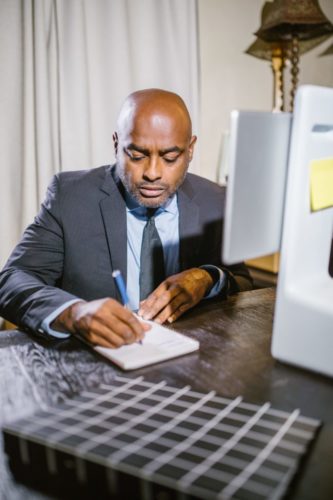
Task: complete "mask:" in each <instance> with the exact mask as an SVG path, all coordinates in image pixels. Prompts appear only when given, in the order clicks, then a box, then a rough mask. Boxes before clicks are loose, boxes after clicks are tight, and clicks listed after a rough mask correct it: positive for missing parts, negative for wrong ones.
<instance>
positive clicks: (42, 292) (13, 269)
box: [0, 176, 77, 330]
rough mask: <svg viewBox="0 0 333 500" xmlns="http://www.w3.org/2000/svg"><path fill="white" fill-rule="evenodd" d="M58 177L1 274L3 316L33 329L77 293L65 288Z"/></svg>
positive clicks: (0, 312) (0, 308) (1, 313)
mask: <svg viewBox="0 0 333 500" xmlns="http://www.w3.org/2000/svg"><path fill="white" fill-rule="evenodd" d="M59 191H60V188H59V180H58V177H57V176H55V177H53V179H52V181H51V183H50V185H49V187H48V190H47V195H46V198H45V201H44V202H43V203H42V205H41V209H40V212H39V214H38V215H37V216H36V217H35V220H34V222H33V223H32V224H31V225H30V226H28V227H27V229H26V230H25V232H24V234H23V237H22V239H21V241H20V242H19V243H18V245H17V246H16V248H15V249H14V251H13V252H12V254H11V256H10V257H9V260H8V262H7V264H6V265H5V267H4V269H3V271H2V272H1V274H0V315H1V316H3V317H4V318H6V319H7V320H9V321H11V322H12V323H14V324H17V325H18V326H20V327H25V328H28V329H32V330H38V329H39V328H40V325H41V323H42V321H43V319H44V318H46V317H47V316H48V315H49V314H50V313H52V311H54V310H55V309H57V308H58V307H59V306H61V305H62V304H64V303H65V302H67V301H69V300H72V299H75V298H77V297H75V296H74V295H72V294H70V293H68V292H66V291H64V290H61V289H60V288H58V287H57V284H58V283H59V282H60V281H61V277H62V272H63V260H64V242H63V231H62V221H61V213H60V205H61V203H60V193H59Z"/></svg>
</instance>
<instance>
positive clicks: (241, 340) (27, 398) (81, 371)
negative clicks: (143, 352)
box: [0, 288, 333, 500]
mask: <svg viewBox="0 0 333 500" xmlns="http://www.w3.org/2000/svg"><path fill="white" fill-rule="evenodd" d="M274 298H275V292H274V290H273V289H268V288H266V289H263V290H255V291H253V292H245V293H242V294H239V295H238V296H235V297H233V298H231V299H229V300H228V301H226V302H224V303H221V302H219V303H216V302H215V303H213V302H210V303H206V304H202V305H200V306H199V307H197V308H195V309H194V310H192V311H191V312H190V313H188V314H187V315H186V316H184V317H183V318H182V319H180V320H179V321H178V322H177V324H176V328H177V329H178V330H179V331H182V332H185V333H188V334H189V335H190V336H193V337H195V338H196V339H198V340H199V341H200V343H201V349H200V352H199V353H195V354H191V355H188V356H185V357H183V358H178V359H175V360H171V361H167V362H164V363H161V364H158V365H155V366H153V367H147V368H144V369H141V370H136V371H134V372H129V374H128V375H129V376H131V377H134V376H138V375H144V376H145V378H146V379H147V380H150V381H161V380H162V379H164V380H166V381H167V382H168V383H169V384H172V385H175V386H183V385H185V384H190V385H192V387H193V388H195V389H197V390H203V391H208V390H212V389H215V390H216V391H217V392H218V393H220V394H221V395H225V396H228V397H235V396H237V395H242V396H243V397H244V399H245V400H248V401H250V402H255V403H262V402H265V401H270V402H271V403H272V405H273V406H275V407H277V408H281V409H284V410H287V411H291V410H293V409H294V408H300V409H301V412H302V413H303V414H304V415H307V416H310V417H314V418H319V419H321V420H322V421H323V424H324V425H323V427H322V429H321V430H320V432H319V435H318V437H317V439H316V441H315V443H314V446H313V447H312V449H311V453H310V455H309V456H308V458H307V459H306V461H305V462H304V463H303V464H302V467H301V469H300V472H299V474H298V477H296V479H295V480H294V482H293V484H292V488H291V490H290V493H289V495H288V497H287V498H289V499H298V500H313V499H318V500H331V499H332V498H333V380H332V379H329V378H326V377H323V376H320V375H317V374H314V373H310V372H306V371H303V370H301V369H298V368H295V367H291V366H287V365H283V364H281V363H279V362H276V361H275V360H273V358H272V357H271V355H270V340H271V330H272V318H273V306H274ZM119 373H120V370H118V369H117V368H115V367H114V366H113V365H112V364H110V363H108V362H107V361H104V359H102V358H100V357H98V356H97V355H96V354H95V353H93V352H91V351H90V350H88V349H87V348H86V347H85V346H83V345H82V344H81V343H79V342H78V341H77V340H75V339H71V340H69V341H64V342H61V343H57V344H46V343H45V342H43V343H42V342H36V341H33V340H32V339H31V338H29V337H28V336H27V335H26V334H24V333H22V332H18V331H15V330H11V331H7V332H6V331H5V332H1V334H0V423H1V422H4V421H6V420H10V419H16V418H18V417H21V416H23V415H25V414H28V413H31V412H33V411H34V410H37V409H38V408H40V405H41V403H42V402H44V403H45V402H46V403H50V404H52V403H56V402H60V401H62V400H63V399H64V398H66V397H70V396H72V395H74V394H77V393H78V392H80V391H82V390H83V389H84V388H87V387H92V386H96V385H99V384H100V383H102V382H106V383H111V382H112V379H113V377H114V376H115V375H116V374H119ZM121 373H123V372H121ZM1 448H2V443H1ZM0 498H4V499H6V500H11V499H14V498H15V500H18V499H21V498H22V499H23V498H24V499H25V500H32V499H34V500H36V499H39V498H40V499H42V498H44V499H45V498H50V497H46V496H42V495H39V494H37V493H36V492H34V491H32V490H28V489H27V488H25V487H23V486H21V485H18V484H17V483H15V482H14V481H13V480H12V478H11V475H10V472H9V471H8V469H7V466H6V462H5V457H4V455H3V454H0ZM124 500H125V499H124Z"/></svg>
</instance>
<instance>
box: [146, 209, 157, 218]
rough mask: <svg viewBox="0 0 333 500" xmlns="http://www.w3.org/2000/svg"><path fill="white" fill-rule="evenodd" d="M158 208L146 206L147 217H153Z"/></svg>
mask: <svg viewBox="0 0 333 500" xmlns="http://www.w3.org/2000/svg"><path fill="white" fill-rule="evenodd" d="M157 210H158V208H147V219H148V220H150V219H152V218H153V217H155V214H156V212H157Z"/></svg>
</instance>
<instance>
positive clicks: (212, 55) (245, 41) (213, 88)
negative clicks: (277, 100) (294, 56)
mask: <svg viewBox="0 0 333 500" xmlns="http://www.w3.org/2000/svg"><path fill="white" fill-rule="evenodd" d="M198 2H199V32H200V56H201V125H200V130H198V131H197V132H198V135H199V141H200V142H199V147H200V163H201V164H200V172H201V175H204V176H205V177H208V178H210V179H214V180H215V179H216V178H217V168H218V164H219V153H220V146H221V138H222V134H223V131H225V130H227V129H228V122H229V114H230V111H231V110H232V109H248V110H270V109H271V105H272V86H273V79H272V75H271V69H270V66H269V63H268V61H263V60H260V59H257V58H255V57H251V56H249V55H247V54H244V50H245V49H246V48H247V47H248V46H249V45H250V44H251V43H252V42H253V41H254V40H255V37H254V35H253V33H254V32H255V31H256V30H257V29H258V28H259V25H260V13H261V7H262V5H263V4H264V1H263V0H198ZM320 5H321V8H322V10H323V11H324V13H325V14H326V16H327V17H328V18H329V19H330V20H331V21H332V22H333V1H332V0H320ZM331 43H333V38H331V39H330V40H329V41H326V42H325V43H324V44H322V45H321V46H320V47H318V48H316V49H314V50H313V51H311V52H309V53H307V54H305V55H304V56H302V57H301V63H300V83H311V84H317V85H324V86H331V87H333V56H325V57H321V58H318V57H317V56H318V54H319V53H321V52H322V51H323V50H324V49H325V48H326V47H327V46H328V45H330V44H331ZM287 102H288V103H289V96H288V98H287Z"/></svg>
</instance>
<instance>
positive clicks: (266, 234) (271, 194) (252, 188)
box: [222, 111, 291, 264]
mask: <svg viewBox="0 0 333 500" xmlns="http://www.w3.org/2000/svg"><path fill="white" fill-rule="evenodd" d="M290 128H291V114H290V113H271V112H251V111H233V112H232V113H231V121H230V139H229V168H228V181H227V198H226V208H225V222H224V235H223V254H222V259H223V262H225V263H226V264H234V263H236V262H239V261H242V260H247V259H252V258H255V257H259V256H261V255H268V254H271V253H274V252H276V251H278V250H279V248H280V243H281V231H282V218H283V209H284V198H285V184H286V172H287V161H288V152H289V139H290Z"/></svg>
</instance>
